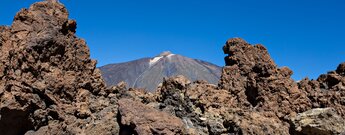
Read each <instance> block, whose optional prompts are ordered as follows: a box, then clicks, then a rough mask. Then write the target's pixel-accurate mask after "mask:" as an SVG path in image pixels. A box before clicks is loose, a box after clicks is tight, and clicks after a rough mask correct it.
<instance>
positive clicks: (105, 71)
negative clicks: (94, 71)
mask: <svg viewBox="0 0 345 135" xmlns="http://www.w3.org/2000/svg"><path fill="white" fill-rule="evenodd" d="M99 69H100V70H101V72H102V76H103V79H104V81H105V82H106V84H107V86H114V85H117V84H118V83H120V82H122V81H124V82H126V84H127V86H128V87H132V88H138V89H139V88H143V89H146V90H147V91H149V92H154V91H155V90H156V89H157V87H158V86H159V85H160V84H161V83H162V81H163V78H167V77H173V76H177V75H183V76H185V77H186V78H188V79H189V80H191V81H197V80H205V81H207V82H209V83H211V84H217V83H218V81H219V79H220V75H221V72H222V68H221V67H219V66H217V65H214V64H211V63H209V62H205V61H202V60H197V59H191V58H188V57H184V56H181V55H177V54H173V53H171V52H169V51H166V52H162V53H161V54H159V55H157V56H156V57H153V58H142V59H138V60H134V61H130V62H125V63H118V64H109V65H105V66H102V67H100V68H99Z"/></svg>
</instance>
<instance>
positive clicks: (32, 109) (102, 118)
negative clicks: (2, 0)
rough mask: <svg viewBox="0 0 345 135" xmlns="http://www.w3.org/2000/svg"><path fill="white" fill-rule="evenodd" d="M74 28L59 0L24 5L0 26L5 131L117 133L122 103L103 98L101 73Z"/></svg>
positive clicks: (7, 134)
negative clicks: (9, 25)
mask: <svg viewBox="0 0 345 135" xmlns="http://www.w3.org/2000/svg"><path fill="white" fill-rule="evenodd" d="M75 29H76V22H75V21H74V20H69V19H68V12H67V10H66V8H65V7H64V6H63V5H62V4H61V3H59V2H58V1H56V0H49V1H43V2H38V3H35V4H33V5H31V6H30V8H29V9H22V10H21V11H20V12H18V13H17V15H16V16H15V18H14V21H13V23H12V26H11V27H1V28H0V36H1V40H0V51H1V53H0V62H1V64H0V73H1V74H0V78H1V80H0V115H1V118H0V133H1V134H2V135H12V134H25V133H26V132H27V131H29V132H28V134H44V133H48V132H49V133H50V134H82V133H85V134H87V133H90V132H94V131H99V132H98V134H102V133H104V134H110V132H112V133H114V134H115V133H117V132H118V130H119V127H118V125H117V123H116V116H117V111H116V110H117V105H116V103H113V105H111V103H110V101H109V99H107V98H105V97H103V96H101V94H102V93H104V92H102V91H103V89H105V87H104V86H105V85H104V82H103V80H102V77H101V74H100V71H99V70H98V69H96V61H95V60H91V59H90V58H89V57H90V54H89V49H88V47H87V46H86V43H85V41H84V40H82V39H79V38H77V37H76V36H75V35H74V33H75ZM105 112H106V113H105ZM100 123H101V124H100ZM109 123H111V124H109ZM106 124H107V125H106ZM105 129H109V130H105Z"/></svg>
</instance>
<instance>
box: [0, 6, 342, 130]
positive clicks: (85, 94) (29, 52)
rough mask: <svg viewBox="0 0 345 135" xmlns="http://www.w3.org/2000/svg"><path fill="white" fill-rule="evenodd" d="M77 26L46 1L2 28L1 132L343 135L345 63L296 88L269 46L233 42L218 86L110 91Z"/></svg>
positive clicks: (174, 82)
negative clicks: (268, 48) (10, 24)
mask: <svg viewBox="0 0 345 135" xmlns="http://www.w3.org/2000/svg"><path fill="white" fill-rule="evenodd" d="M76 26H77V24H76V21H74V20H69V19H68V12H67V10H66V9H65V7H64V6H63V5H62V4H61V3H59V2H57V1H56V0H48V1H43V2H38V3H35V4H33V5H32V6H31V7H30V8H29V9H22V10H21V11H20V12H18V13H17V15H16V16H15V18H14V22H13V24H12V26H11V27H5V26H1V27H0V133H1V134H2V135H13V134H15V135H17V134H27V135H36V134H37V135H41V134H57V135H60V134H87V135H89V134H90V135H93V134H102V135H103V134H104V135H107V134H123V135H127V134H195V135H197V134H201V135H203V134H212V135H220V134H223V135H226V134H316V133H315V131H320V132H321V131H322V133H325V134H338V133H340V132H343V129H342V128H343V127H344V123H343V119H344V118H345V108H344V107H345V86H344V85H345V63H342V64H340V65H339V66H338V68H337V69H336V70H335V71H330V72H329V73H327V74H324V75H321V76H320V77H319V78H318V79H317V80H309V79H307V78H306V79H304V80H302V81H300V82H299V83H296V82H295V81H293V80H292V79H291V78H290V76H291V75H292V71H291V70H290V69H288V68H287V67H282V68H279V67H277V65H276V64H275V63H274V62H273V60H272V59H271V58H270V56H269V54H268V52H267V50H266V48H265V47H263V46H262V45H250V44H249V43H247V42H245V41H244V40H242V39H240V38H233V39H230V40H228V41H227V42H226V44H225V46H224V48H223V50H224V52H225V53H226V54H228V56H226V58H225V62H226V66H225V67H224V68H223V71H222V77H221V79H220V81H219V84H218V85H213V84H208V83H207V82H205V81H196V82H190V81H189V80H188V79H186V78H185V77H183V76H177V77H173V78H165V79H164V80H163V83H162V85H161V86H160V87H159V88H158V89H157V91H156V92H155V93H148V92H146V91H144V90H142V89H132V88H129V89H127V88H126V84H125V83H123V82H121V83H119V84H118V85H117V86H114V87H112V88H105V86H104V81H103V79H102V77H101V75H100V72H99V70H97V69H96V68H95V65H96V61H94V60H91V59H90V58H89V50H88V48H87V46H86V43H85V41H83V40H82V39H79V38H77V37H76V36H75V34H74V33H75V32H76ZM314 108H333V109H314ZM312 109H313V110H312ZM320 110H321V111H320ZM310 114H312V115H310ZM306 120H307V121H306ZM306 125H307V126H306ZM316 126H318V127H316ZM310 129H313V131H310Z"/></svg>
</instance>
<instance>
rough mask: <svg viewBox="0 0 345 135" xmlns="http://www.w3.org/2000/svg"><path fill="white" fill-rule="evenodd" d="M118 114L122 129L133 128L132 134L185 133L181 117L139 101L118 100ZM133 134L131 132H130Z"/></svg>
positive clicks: (173, 134)
mask: <svg viewBox="0 0 345 135" xmlns="http://www.w3.org/2000/svg"><path fill="white" fill-rule="evenodd" d="M119 113H120V114H119V115H120V121H121V126H123V127H126V128H122V129H127V132H128V131H131V130H129V129H131V128H133V129H132V130H133V131H134V134H140V135H149V134H167V135H176V134H186V131H185V129H184V128H185V126H184V124H183V122H182V121H181V119H179V118H177V117H175V116H171V115H170V114H168V113H164V112H160V111H158V110H156V109H154V108H152V107H149V106H146V105H144V104H142V103H141V102H137V101H133V100H130V99H121V100H119ZM130 134H133V133H130Z"/></svg>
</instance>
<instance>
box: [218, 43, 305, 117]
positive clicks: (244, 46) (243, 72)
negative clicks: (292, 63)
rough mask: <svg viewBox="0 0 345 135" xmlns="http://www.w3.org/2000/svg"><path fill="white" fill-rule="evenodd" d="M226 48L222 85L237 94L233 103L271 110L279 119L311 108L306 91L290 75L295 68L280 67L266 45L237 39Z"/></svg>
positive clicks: (227, 44)
mask: <svg viewBox="0 0 345 135" xmlns="http://www.w3.org/2000/svg"><path fill="white" fill-rule="evenodd" d="M223 50H224V53H226V54H228V56H227V57H225V61H226V66H225V67H224V69H223V74H222V77H221V80H220V84H219V87H220V88H221V89H226V90H228V91H230V93H231V94H232V95H233V96H234V97H236V100H235V101H234V104H233V105H234V106H237V107H240V108H243V109H255V110H257V111H263V112H265V111H271V112H273V113H275V115H276V116H278V117H279V118H284V117H286V116H289V115H291V114H294V113H296V112H297V113H298V112H303V111H306V110H308V109H310V108H311V102H310V100H309V99H308V98H307V96H306V94H305V93H304V92H302V91H301V90H299V89H298V85H297V84H296V83H295V82H294V81H293V80H292V79H291V78H290V76H291V75H292V71H291V70H290V69H288V68H287V67H283V68H278V67H277V65H276V64H275V63H274V62H273V60H272V59H271V58H270V56H269V54H268V52H267V49H266V48H265V47H264V46H262V45H260V44H259V45H254V46H252V45H250V44H248V43H246V42H245V41H244V40H242V39H239V38H234V39H230V40H228V41H227V43H226V45H225V46H224V48H223Z"/></svg>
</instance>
